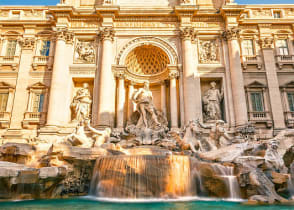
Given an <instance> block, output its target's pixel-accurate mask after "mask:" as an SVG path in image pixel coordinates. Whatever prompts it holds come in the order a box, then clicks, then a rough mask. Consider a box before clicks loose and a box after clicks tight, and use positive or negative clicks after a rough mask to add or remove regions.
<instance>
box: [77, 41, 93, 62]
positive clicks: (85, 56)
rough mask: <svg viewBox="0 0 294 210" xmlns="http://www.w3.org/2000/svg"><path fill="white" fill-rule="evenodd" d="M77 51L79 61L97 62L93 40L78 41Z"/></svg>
mask: <svg viewBox="0 0 294 210" xmlns="http://www.w3.org/2000/svg"><path fill="white" fill-rule="evenodd" d="M76 53H77V55H76V61H77V62H82V63H95V48H94V46H93V43H92V42H85V41H83V42H78V44H77V46H76Z"/></svg>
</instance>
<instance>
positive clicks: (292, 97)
mask: <svg viewBox="0 0 294 210" xmlns="http://www.w3.org/2000/svg"><path fill="white" fill-rule="evenodd" d="M287 95H288V103H289V108H290V112H294V92H293V93H288V94H287Z"/></svg>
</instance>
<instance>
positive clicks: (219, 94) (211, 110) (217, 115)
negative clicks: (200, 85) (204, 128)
mask: <svg viewBox="0 0 294 210" xmlns="http://www.w3.org/2000/svg"><path fill="white" fill-rule="evenodd" d="M210 86H211V88H210V89H209V90H207V91H206V92H205V93H204V96H203V98H202V100H203V105H204V120H205V121H215V120H220V119H221V118H222V112H221V101H222V99H223V97H224V93H223V91H219V89H217V88H216V82H211V83H210Z"/></svg>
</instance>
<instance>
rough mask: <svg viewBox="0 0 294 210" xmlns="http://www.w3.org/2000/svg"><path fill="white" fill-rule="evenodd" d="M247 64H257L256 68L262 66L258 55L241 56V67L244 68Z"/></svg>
mask: <svg viewBox="0 0 294 210" xmlns="http://www.w3.org/2000/svg"><path fill="white" fill-rule="evenodd" d="M248 65H252V66H257V68H258V69H261V67H262V59H261V56H260V55H245V56H243V58H242V66H243V69H244V70H246V69H247V66H248Z"/></svg>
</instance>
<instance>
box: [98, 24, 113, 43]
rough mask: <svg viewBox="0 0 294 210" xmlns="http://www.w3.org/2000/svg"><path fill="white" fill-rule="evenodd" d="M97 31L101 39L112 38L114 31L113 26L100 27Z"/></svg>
mask: <svg viewBox="0 0 294 210" xmlns="http://www.w3.org/2000/svg"><path fill="white" fill-rule="evenodd" d="M99 33H100V37H101V39H102V40H111V41H113V40H114V35H115V31H114V29H113V27H105V28H102V29H101V30H100V32H99Z"/></svg>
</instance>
